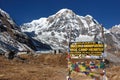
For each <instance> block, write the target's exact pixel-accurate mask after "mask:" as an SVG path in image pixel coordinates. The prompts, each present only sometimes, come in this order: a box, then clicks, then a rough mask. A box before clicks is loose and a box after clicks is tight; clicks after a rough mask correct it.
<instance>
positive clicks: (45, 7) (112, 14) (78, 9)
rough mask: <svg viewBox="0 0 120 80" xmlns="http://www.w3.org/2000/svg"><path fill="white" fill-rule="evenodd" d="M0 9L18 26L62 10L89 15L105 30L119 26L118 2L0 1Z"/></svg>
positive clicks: (109, 0)
mask: <svg viewBox="0 0 120 80" xmlns="http://www.w3.org/2000/svg"><path fill="white" fill-rule="evenodd" d="M0 8H1V9H3V10H5V11H6V12H7V13H9V14H10V16H11V17H12V18H13V19H14V20H15V21H16V23H17V24H18V25H21V24H23V23H26V22H31V21H32V20H34V19H39V18H41V17H48V16H50V15H53V14H55V13H56V12H57V11H59V10H60V9H63V8H68V9H71V10H73V12H75V13H76V14H78V15H81V16H85V15H87V14H89V15H91V16H93V17H94V18H95V19H96V20H97V21H98V22H99V23H100V24H103V26H104V27H106V28H110V27H112V26H114V25H116V24H120V0H0Z"/></svg>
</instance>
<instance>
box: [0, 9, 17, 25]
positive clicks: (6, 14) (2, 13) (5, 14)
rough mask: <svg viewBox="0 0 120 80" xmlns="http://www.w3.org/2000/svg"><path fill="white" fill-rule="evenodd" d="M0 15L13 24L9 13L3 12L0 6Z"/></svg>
mask: <svg viewBox="0 0 120 80" xmlns="http://www.w3.org/2000/svg"><path fill="white" fill-rule="evenodd" d="M0 16H1V17H4V18H6V19H7V21H8V22H9V23H10V24H12V25H15V23H14V22H13V20H12V18H11V17H10V16H9V14H8V13H6V12H5V11H4V10H2V9H1V8H0ZM0 20H1V19H0ZM1 21H2V20H1Z"/></svg>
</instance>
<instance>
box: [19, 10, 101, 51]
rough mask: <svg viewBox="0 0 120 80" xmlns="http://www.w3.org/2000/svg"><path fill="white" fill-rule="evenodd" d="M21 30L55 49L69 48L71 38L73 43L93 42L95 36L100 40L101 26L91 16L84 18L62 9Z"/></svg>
mask: <svg viewBox="0 0 120 80" xmlns="http://www.w3.org/2000/svg"><path fill="white" fill-rule="evenodd" d="M21 30H22V31H23V32H29V33H31V34H30V35H31V37H33V38H34V39H36V40H39V41H42V42H44V43H46V44H49V45H51V47H52V48H53V49H54V48H67V44H68V43H67V42H68V39H69V36H70V37H71V41H91V40H92V41H93V40H94V38H95V36H94V35H98V36H99V37H98V38H100V30H101V25H100V24H99V23H98V22H97V21H96V20H95V19H93V17H92V16H90V15H87V16H85V17H83V16H79V15H76V14H75V13H74V12H73V11H72V10H69V9H62V10H60V11H58V12H57V13H56V14H54V15H52V16H49V17H48V18H40V19H39V20H33V21H32V22H30V23H25V24H23V25H22V27H21ZM70 32H71V33H70ZM69 33H70V34H69ZM96 39H97V38H96Z"/></svg>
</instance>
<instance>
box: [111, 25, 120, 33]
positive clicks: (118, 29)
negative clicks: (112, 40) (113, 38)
mask: <svg viewBox="0 0 120 80" xmlns="http://www.w3.org/2000/svg"><path fill="white" fill-rule="evenodd" d="M110 31H111V32H112V33H115V34H120V24H119V25H115V26H113V27H112V28H111V29H110Z"/></svg>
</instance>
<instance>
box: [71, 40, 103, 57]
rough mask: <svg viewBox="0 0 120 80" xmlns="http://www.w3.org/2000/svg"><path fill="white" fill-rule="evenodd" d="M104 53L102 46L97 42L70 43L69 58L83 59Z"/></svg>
mask: <svg viewBox="0 0 120 80" xmlns="http://www.w3.org/2000/svg"><path fill="white" fill-rule="evenodd" d="M103 51H104V44H103V43H98V42H71V43H70V56H71V57H74V58H75V57H76V58H85V56H87V55H89V56H101V55H102V53H103Z"/></svg>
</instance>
